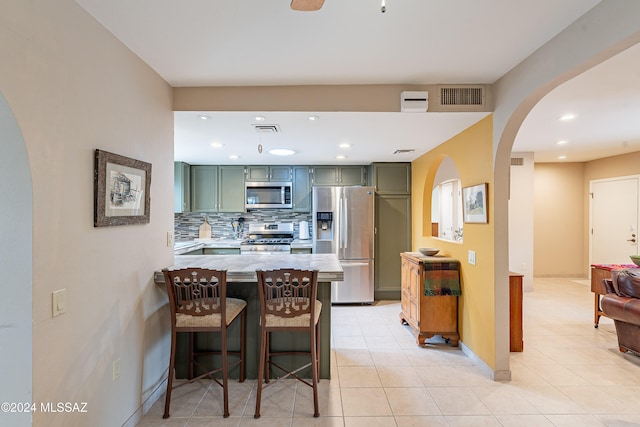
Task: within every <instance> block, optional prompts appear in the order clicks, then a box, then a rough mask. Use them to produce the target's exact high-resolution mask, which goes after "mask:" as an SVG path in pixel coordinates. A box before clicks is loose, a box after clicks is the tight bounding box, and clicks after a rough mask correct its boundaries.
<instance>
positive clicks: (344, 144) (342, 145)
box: [339, 142, 351, 148]
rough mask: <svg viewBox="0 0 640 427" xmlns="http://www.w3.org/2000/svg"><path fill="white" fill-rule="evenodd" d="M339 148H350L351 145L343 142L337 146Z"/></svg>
mask: <svg viewBox="0 0 640 427" xmlns="http://www.w3.org/2000/svg"><path fill="white" fill-rule="evenodd" d="M339 147H340V148H351V144H349V143H347V142H343V143H342V144H340V145H339Z"/></svg>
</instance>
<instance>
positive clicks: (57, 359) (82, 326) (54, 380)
mask: <svg viewBox="0 0 640 427" xmlns="http://www.w3.org/2000/svg"><path fill="white" fill-rule="evenodd" d="M0 92H1V93H3V94H4V96H5V98H6V100H7V103H8V105H9V106H10V108H11V109H12V110H13V112H14V115H15V118H16V121H17V123H18V125H19V127H20V129H21V131H22V136H23V139H24V143H25V145H26V151H27V155H28V161H29V167H30V171H31V179H32V182H33V228H32V233H33V263H32V275H33V288H32V293H33V317H32V321H33V401H34V402H60V401H62V402H87V411H88V412H87V413H83V414H64V413H58V414H55V415H54V414H45V413H40V412H38V413H36V414H34V417H33V424H34V425H42V426H45V425H46V426H89V425H90V426H105V427H106V426H109V427H112V426H120V425H122V424H125V423H127V420H130V421H129V423H130V424H133V421H134V420H135V417H136V416H138V415H139V414H140V413H141V407H142V404H143V400H144V399H145V398H146V397H148V396H149V395H150V394H151V393H152V391H153V390H154V389H155V387H157V385H158V384H159V383H160V381H161V380H162V377H163V375H164V374H165V371H166V368H167V365H168V351H169V347H168V344H169V342H168V323H167V321H166V320H165V318H166V312H165V311H166V295H165V294H164V291H163V290H162V289H159V288H158V287H157V286H156V285H155V284H154V283H153V272H154V271H155V270H158V269H160V268H162V267H164V266H167V265H171V264H172V263H173V250H172V248H168V247H166V232H167V231H171V230H173V200H172V194H173V114H172V111H171V100H172V94H171V88H170V87H169V85H168V84H167V83H166V82H165V81H163V80H162V79H161V78H160V77H159V76H158V75H157V74H156V73H155V72H154V71H153V70H151V69H150V68H149V67H148V66H147V65H146V64H145V63H144V62H142V61H141V60H140V59H139V58H138V57H137V56H136V55H135V54H133V53H132V52H131V51H130V50H128V49H127V48H126V47H124V46H123V45H122V44H121V43H120V42H119V41H118V40H117V39H115V38H114V37H113V35H111V33H109V32H108V31H107V30H106V29H105V28H103V27H102V26H101V25H99V24H98V23H97V22H96V21H95V20H94V19H93V18H91V17H90V16H89V15H88V14H86V13H85V12H84V10H82V9H81V8H80V7H79V6H78V5H77V4H76V3H75V2H74V1H73V0H58V1H55V2H52V1H47V0H31V1H24V0H3V2H2V14H0ZM96 148H100V149H103V150H106V151H110V152H114V153H118V154H121V155H125V156H128V157H132V158H135V159H139V160H143V161H146V162H150V163H151V164H152V178H151V221H150V223H149V224H144V225H134V226H120V227H107V228H94V227H93V168H94V166H93V156H94V150H95V149H96ZM3 185H4V183H3ZM3 203H5V201H4V200H3ZM0 220H1V221H3V222H5V221H8V220H10V217H7V216H6V215H5V214H4V213H3V216H2V218H0ZM3 273H4V270H3ZM20 280H23V281H24V282H25V285H27V286H28V284H27V283H28V281H29V280H28V276H25V277H21V278H20ZM62 288H66V290H67V296H68V299H67V312H66V314H64V315H62V316H59V317H56V318H52V316H51V293H52V292H53V291H55V290H58V289H62ZM117 358H120V359H121V377H120V378H119V379H118V380H117V381H112V378H111V376H112V375H111V372H112V363H113V361H114V360H115V359H117ZM3 363H4V361H3ZM132 416H133V418H131V417H132ZM0 424H3V422H2V421H1V420H0ZM3 425H5V424H3Z"/></svg>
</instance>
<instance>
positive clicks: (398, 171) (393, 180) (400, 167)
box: [371, 163, 411, 194]
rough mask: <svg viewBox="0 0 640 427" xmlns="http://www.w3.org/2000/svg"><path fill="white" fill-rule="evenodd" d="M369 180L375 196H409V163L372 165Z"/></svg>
mask: <svg viewBox="0 0 640 427" xmlns="http://www.w3.org/2000/svg"><path fill="white" fill-rule="evenodd" d="M371 180H372V181H371V185H372V186H373V187H375V189H376V193H377V194H410V193H411V163H373V164H372V173H371Z"/></svg>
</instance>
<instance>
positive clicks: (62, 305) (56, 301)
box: [51, 289, 67, 317]
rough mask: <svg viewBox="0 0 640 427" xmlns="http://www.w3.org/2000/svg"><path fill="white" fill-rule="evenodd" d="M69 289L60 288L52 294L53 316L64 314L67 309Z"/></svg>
mask: <svg viewBox="0 0 640 427" xmlns="http://www.w3.org/2000/svg"><path fill="white" fill-rule="evenodd" d="M66 306H67V290H66V289H59V290H57V291H55V292H54V293H53V294H52V295H51V312H52V313H51V314H52V316H53V317H57V316H60V315H61V314H64V312H65V310H66V309H67V307H66Z"/></svg>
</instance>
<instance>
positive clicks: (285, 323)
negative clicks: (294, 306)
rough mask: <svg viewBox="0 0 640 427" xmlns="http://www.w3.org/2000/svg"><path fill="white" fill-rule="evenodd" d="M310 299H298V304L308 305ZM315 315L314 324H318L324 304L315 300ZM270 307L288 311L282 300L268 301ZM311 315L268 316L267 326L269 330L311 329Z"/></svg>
mask: <svg viewBox="0 0 640 427" xmlns="http://www.w3.org/2000/svg"><path fill="white" fill-rule="evenodd" d="M308 301H309V299H308V298H298V299H297V302H298V303H299V304H300V305H308V304H309V302H308ZM315 302H316V303H315V312H314V313H315V315H314V322H313V323H314V324H316V323H318V320H320V312H321V311H322V303H321V302H320V301H318V300H315ZM267 305H268V306H282V310H283V311H286V307H285V306H284V305H283V304H282V300H278V299H275V300H274V299H271V300H267ZM310 316H311V314H310V313H306V314H300V315H296V316H294V317H280V316H276V315H274V314H267V315H266V316H265V321H266V326H267V328H308V327H309V324H310V323H309V318H310Z"/></svg>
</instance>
